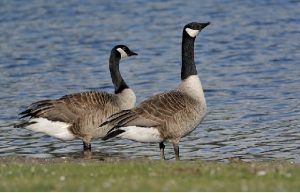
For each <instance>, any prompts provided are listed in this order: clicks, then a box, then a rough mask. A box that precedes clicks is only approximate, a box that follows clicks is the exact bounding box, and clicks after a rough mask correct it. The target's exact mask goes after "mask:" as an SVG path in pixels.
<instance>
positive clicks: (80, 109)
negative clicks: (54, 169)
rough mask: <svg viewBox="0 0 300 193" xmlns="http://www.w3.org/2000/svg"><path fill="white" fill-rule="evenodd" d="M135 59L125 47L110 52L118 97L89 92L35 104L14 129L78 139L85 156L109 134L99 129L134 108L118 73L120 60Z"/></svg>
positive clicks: (64, 138) (103, 129)
mask: <svg viewBox="0 0 300 193" xmlns="http://www.w3.org/2000/svg"><path fill="white" fill-rule="evenodd" d="M133 55H137V53H135V52H133V51H131V50H130V49H129V48H128V47H127V46H125V45H117V46H115V47H114V48H113V49H112V50H111V54H110V58H109V70H110V75H111V78H112V82H113V84H114V88H115V94H112V93H107V92H100V91H99V92H98V91H87V92H81V93H74V94H69V95H65V96H63V97H61V98H59V99H54V100H42V101H38V102H34V103H32V104H31V105H30V106H29V107H28V108H27V109H26V110H25V111H23V112H21V113H20V115H22V117H21V118H20V119H23V118H27V117H29V119H27V120H24V119H23V120H24V121H21V122H19V123H17V124H15V125H14V127H15V128H25V129H29V130H32V131H35V132H42V133H45V134H47V135H50V136H53V137H55V138H58V139H60V140H73V139H75V138H79V139H81V140H82V141H83V150H84V152H90V151H91V140H92V138H101V137H103V136H105V134H106V133H107V131H108V130H106V128H105V127H102V128H98V126H99V124H101V123H102V122H104V121H105V119H106V118H107V117H109V116H110V115H112V114H113V113H116V112H118V111H121V110H126V109H131V108H133V107H134V105H135V102H136V96H135V94H134V92H133V90H132V89H130V88H129V87H128V85H127V84H126V82H125V81H124V79H123V78H122V76H121V74H120V71H119V62H120V59H121V58H125V57H128V56H133Z"/></svg>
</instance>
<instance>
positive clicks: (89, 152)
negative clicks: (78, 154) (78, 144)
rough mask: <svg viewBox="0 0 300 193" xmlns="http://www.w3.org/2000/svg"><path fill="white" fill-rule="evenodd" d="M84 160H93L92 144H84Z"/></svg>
mask: <svg viewBox="0 0 300 193" xmlns="http://www.w3.org/2000/svg"><path fill="white" fill-rule="evenodd" d="M83 158H84V159H91V158H92V146H91V144H90V143H87V142H83Z"/></svg>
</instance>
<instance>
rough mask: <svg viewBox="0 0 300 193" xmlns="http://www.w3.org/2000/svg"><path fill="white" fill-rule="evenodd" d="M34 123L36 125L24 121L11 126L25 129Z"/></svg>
mask: <svg viewBox="0 0 300 193" xmlns="http://www.w3.org/2000/svg"><path fill="white" fill-rule="evenodd" d="M34 123H36V122H35V121H32V122H28V121H25V122H21V123H16V124H14V125H13V126H14V128H24V127H26V126H28V125H32V124H34Z"/></svg>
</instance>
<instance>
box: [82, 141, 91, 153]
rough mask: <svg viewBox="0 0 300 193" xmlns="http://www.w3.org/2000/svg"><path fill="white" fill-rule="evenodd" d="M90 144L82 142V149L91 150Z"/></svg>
mask: <svg viewBox="0 0 300 193" xmlns="http://www.w3.org/2000/svg"><path fill="white" fill-rule="evenodd" d="M91 150H92V146H91V143H87V142H83V151H91Z"/></svg>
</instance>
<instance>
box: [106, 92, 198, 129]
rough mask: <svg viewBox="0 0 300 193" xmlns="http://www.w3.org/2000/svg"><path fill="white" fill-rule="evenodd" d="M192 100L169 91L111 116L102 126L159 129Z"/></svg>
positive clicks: (179, 93)
mask: <svg viewBox="0 0 300 193" xmlns="http://www.w3.org/2000/svg"><path fill="white" fill-rule="evenodd" d="M191 102H193V99H192V98H190V97H188V96H187V95H185V94H183V93H181V92H179V91H176V90H174V91H170V92H167V93H162V94H158V95H155V96H152V97H150V98H149V99H147V100H145V101H144V102H142V103H141V104H140V105H139V106H138V107H136V108H133V109H131V110H126V111H121V112H119V113H118V114H116V115H113V116H111V117H110V118H109V119H108V120H107V121H106V122H105V123H104V124H110V125H112V126H113V127H114V128H116V127H124V126H140V127H158V128H159V127H160V128H162V127H163V125H164V124H165V122H166V121H168V120H169V119H173V118H174V117H175V116H176V114H178V113H180V112H181V111H182V110H185V109H186V107H187V104H188V103H191Z"/></svg>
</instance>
